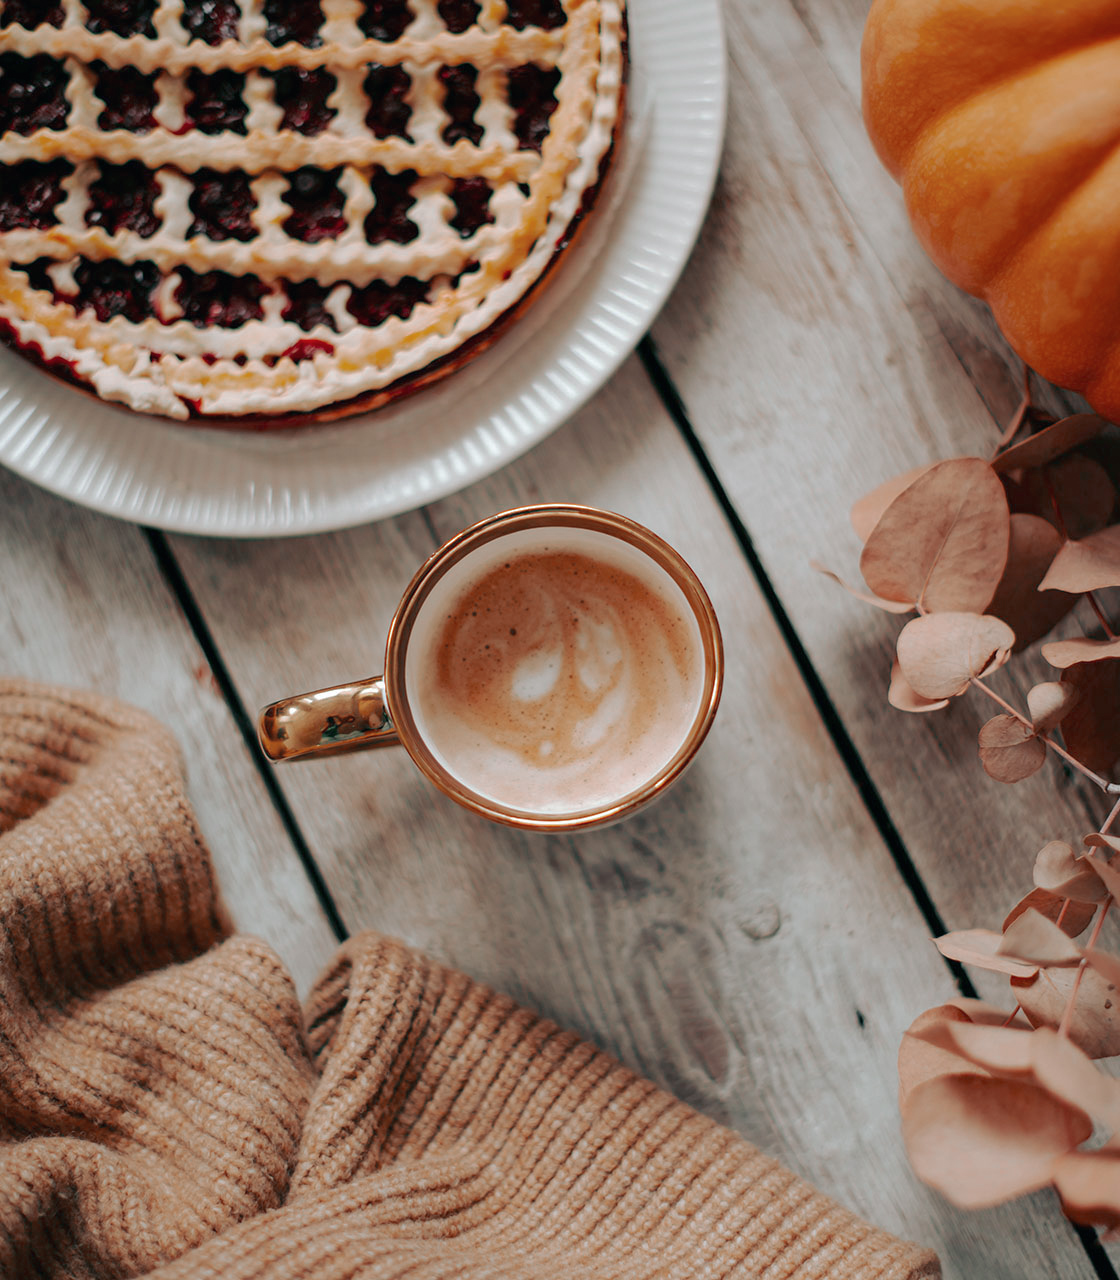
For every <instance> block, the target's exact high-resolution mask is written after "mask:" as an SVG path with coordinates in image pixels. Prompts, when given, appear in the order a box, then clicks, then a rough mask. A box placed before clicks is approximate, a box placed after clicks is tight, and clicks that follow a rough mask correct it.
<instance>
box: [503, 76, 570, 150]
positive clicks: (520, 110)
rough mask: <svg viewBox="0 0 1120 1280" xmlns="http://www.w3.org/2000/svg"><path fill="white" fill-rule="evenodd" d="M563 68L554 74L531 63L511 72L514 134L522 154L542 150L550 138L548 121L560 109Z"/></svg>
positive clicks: (510, 98)
mask: <svg viewBox="0 0 1120 1280" xmlns="http://www.w3.org/2000/svg"><path fill="white" fill-rule="evenodd" d="M559 83H560V71H559V68H555V67H554V68H553V69H552V70H551V71H548V70H545V69H544V68H543V67H538V66H536V65H535V64H534V63H532V62H529V63H527V64H526V65H525V66H523V67H514V68H513V70H512V71H511V72H510V73H509V105H510V106H511V107H512V108H513V131H514V133H515V134H517V141H518V142H519V143H520V144H521V150H522V151H539V150H540V149H541V147H542V145H543V144H544V140H545V138H547V137H548V122H549V120H550V119H551V117H552V113H553V112H554V111H555V110H556V86H557V85H558V84H559Z"/></svg>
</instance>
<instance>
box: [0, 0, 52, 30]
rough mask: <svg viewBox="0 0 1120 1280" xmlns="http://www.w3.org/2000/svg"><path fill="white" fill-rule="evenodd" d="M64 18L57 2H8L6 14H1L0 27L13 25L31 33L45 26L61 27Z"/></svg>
mask: <svg viewBox="0 0 1120 1280" xmlns="http://www.w3.org/2000/svg"><path fill="white" fill-rule="evenodd" d="M64 17H65V15H64V13H63V12H62V5H60V4H58V3H57V0H6V3H5V4H4V12H3V13H0V27H10V26H11V25H12V24H13V23H16V24H18V25H19V26H21V27H26V28H27V29H28V30H29V31H30V30H31V29H32V28H33V27H41V26H43V25H44V24H45V25H47V26H51V27H61V26H62V21H63V18H64Z"/></svg>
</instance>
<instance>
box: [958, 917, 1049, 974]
mask: <svg viewBox="0 0 1120 1280" xmlns="http://www.w3.org/2000/svg"><path fill="white" fill-rule="evenodd" d="M1002 941H1003V934H1001V933H994V932H993V931H992V930H991V929H955V930H954V931H953V932H952V933H945V934H942V935H941V937H940V938H934V940H933V942H934V946H936V947H937V949H938V951H940V952H941V954H942V955H943V956H944V957H945V958H946V959H947V960H959V961H960V962H961V963H962V964H974V965H976V967H977V968H978V969H992V970H994V971H995V972H996V973H1006V974H1008V975H1009V976H1011V977H1013V978H1033V977H1034V975H1035V974H1036V973H1037V972H1038V966H1037V965H1033V964H1027V963H1026V962H1025V961H1022V960H1013V959H1011V957H1009V956H1004V955H1000V954H999V944H1000V943H1001V942H1002Z"/></svg>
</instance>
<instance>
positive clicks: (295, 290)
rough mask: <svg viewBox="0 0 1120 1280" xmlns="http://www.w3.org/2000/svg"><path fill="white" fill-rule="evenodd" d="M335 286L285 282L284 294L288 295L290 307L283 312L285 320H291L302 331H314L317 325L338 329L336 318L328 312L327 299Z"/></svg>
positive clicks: (301, 281)
mask: <svg viewBox="0 0 1120 1280" xmlns="http://www.w3.org/2000/svg"><path fill="white" fill-rule="evenodd" d="M333 287H334V286H333V285H329V284H319V282H318V281H317V280H300V281H294V280H285V281H284V292H285V293H286V294H287V295H288V305H287V306H286V307H285V308H284V310H283V311H282V312H281V315H282V316H283V318H284V319H285V320H291V321H293V322H294V323H295V324H298V325H299V327H300V328H301V329H314V328H315V326H316V325H318V324H322V325H326V327H327V328H328V329H337V328H338V326H337V325H336V324H335V322H334V316H332V315H331V313H330V312H329V311H328V310H327V298H328V297H329V296H330V292H331V289H332V288H333Z"/></svg>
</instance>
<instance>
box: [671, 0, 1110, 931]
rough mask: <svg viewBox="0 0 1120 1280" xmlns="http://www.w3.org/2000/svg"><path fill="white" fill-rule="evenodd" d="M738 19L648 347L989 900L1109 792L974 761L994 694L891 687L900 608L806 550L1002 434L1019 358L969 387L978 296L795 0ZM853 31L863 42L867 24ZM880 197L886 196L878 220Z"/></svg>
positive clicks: (798, 607) (1042, 670)
mask: <svg viewBox="0 0 1120 1280" xmlns="http://www.w3.org/2000/svg"><path fill="white" fill-rule="evenodd" d="M802 9H804V10H805V11H806V12H809V13H812V14H817V13H819V14H821V15H822V25H823V15H828V14H833V15H835V12H836V8H835V7H834V6H831V5H829V4H827V3H825V2H824V0H821V3H818V4H815V5H812V6H808V5H802ZM853 25H857V26H858V24H853ZM729 36H730V40H731V50H732V58H733V60H734V62H735V64H736V68H737V74H735V75H734V76H733V77H732V83H733V91H732V112H731V123H730V126H729V132H728V137H729V143H728V148H727V152H726V156H725V165H724V177H723V180H722V188H721V190H720V192H719V193H718V195H717V203H716V207H715V210H714V212H713V216H712V218H711V219H710V220H709V223H708V226H707V228H706V231H705V235H704V237H703V241H702V244H701V247H700V250H699V252H698V253H697V255H696V256H695V258H694V260H693V262H692V264H691V265H690V267H689V269H688V271H687V272H686V275H685V277H684V280H683V282H682V284H681V286H680V287H679V288H678V290H677V292H676V294H675V295H674V298H673V299H672V300H671V302H670V305H669V307H668V309H667V311H666V313H665V314H664V316H663V317H662V319H661V321H660V322H659V324H658V325H657V326H656V328H655V337H656V341H657V345H658V350H659V352H660V354H661V356H662V358H663V360H664V362H665V365H666V367H667V369H668V371H669V373H670V375H671V376H672V378H673V380H674V382H675V384H676V386H677V388H678V390H679V391H680V393H681V395H682V397H683V399H684V401H685V405H686V409H687V412H688V414H689V416H690V419H691V421H692V423H693V425H694V427H695V430H696V432H697V434H698V436H699V438H700V440H701V442H702V444H703V446H704V448H705V450H706V451H707V452H708V454H709V456H710V458H711V459H712V462H713V464H714V466H715V468H716V470H717V472H718V473H719V475H720V477H721V480H722V482H723V483H724V485H725V486H726V488H727V490H728V492H729V494H730V496H731V498H732V500H733V502H734V504H735V506H736V508H737V510H738V512H739V514H740V515H741V517H742V519H743V521H744V523H745V525H746V527H747V529H748V532H749V533H750V536H751V538H752V540H753V542H754V544H755V546H756V548H757V550H758V553H759V555H760V556H761V559H762V561H763V564H764V566H765V568H766V571H767V572H768V574H769V575H770V577H771V579H772V581H773V583H774V585H775V587H776V590H777V591H778V593H779V595H780V597H781V599H782V601H783V603H784V605H785V607H786V608H787V610H788V612H789V615H790V617H791V619H792V621H793V623H794V625H795V627H796V629H797V631H798V633H799V634H800V636H801V637H802V639H803V641H804V643H805V644H806V646H807V648H808V651H809V655H810V657H811V659H812V661H813V662H814V664H815V666H816V667H817V670H818V671H819V672H820V674H821V676H822V678H823V679H824V681H825V684H826V686H827V688H828V691H829V694H830V696H831V698H832V700H833V702H834V704H835V705H836V707H837V709H838V710H839V713H840V715H841V717H842V719H843V721H844V723H845V725H846V727H847V730H848V732H849V733H850V734H851V736H852V738H853V740H854V742H855V744H856V746H857V747H858V749H859V751H860V753H861V755H862V757H863V759H864V760H865V762H866V763H867V765H868V767H869V769H870V771H871V775H872V777H873V779H874V781H875V783H876V785H877V786H878V788H879V789H880V791H881V793H882V794H883V796H884V798H885V800H886V803H887V806H888V808H889V810H890V813H891V816H892V818H893V820H894V822H895V823H896V825H897V827H898V829H899V831H900V832H901V834H902V837H903V839H904V840H905V842H906V844H907V846H908V848H909V849H910V852H911V854H912V856H913V857H914V859H915V862H916V863H917V866H918V869H919V871H920V872H921V874H922V876H923V879H924V880H925V882H926V884H927V886H928V887H929V889H930V891H931V893H932V894H933V897H934V899H935V901H936V903H937V905H938V907H939V909H940V910H941V912H942V914H943V915H944V916H945V917H946V919H947V920H948V922H949V924H950V925H951V926H953V927H963V926H965V925H966V924H990V923H993V922H994V923H998V921H999V920H1000V919H1002V913H1003V912H1004V911H1005V910H1006V909H1007V908H1008V907H1009V906H1010V905H1011V904H1012V903H1013V902H1014V901H1015V900H1016V899H1017V898H1018V897H1019V896H1020V895H1021V893H1022V892H1023V891H1024V889H1025V888H1026V887H1029V879H1030V858H1031V857H1032V856H1033V853H1034V852H1035V850H1036V849H1037V848H1039V847H1041V845H1042V844H1043V843H1045V842H1046V840H1048V839H1052V838H1077V837H1079V836H1080V835H1081V834H1082V832H1084V831H1086V830H1089V829H1090V828H1091V827H1092V826H1093V825H1095V822H1096V821H1097V820H1098V819H1099V818H1100V817H1101V816H1103V813H1104V812H1105V811H1106V810H1105V809H1102V807H1101V800H1102V799H1103V797H1101V796H1100V794H1099V792H1096V791H1095V790H1094V789H1093V788H1091V787H1088V786H1086V785H1085V784H1083V783H1082V782H1081V781H1080V779H1073V778H1070V777H1068V776H1066V775H1064V774H1063V773H1062V771H1061V770H1060V769H1058V768H1057V767H1056V766H1048V767H1047V768H1046V769H1045V770H1044V771H1043V772H1042V773H1041V774H1039V775H1037V776H1036V777H1035V778H1033V779H1030V780H1029V781H1026V782H1022V783H1019V784H1017V785H1016V786H1014V787H1008V786H1005V785H1002V784H999V783H996V782H993V781H991V780H989V779H988V778H987V777H986V776H985V775H984V774H983V773H982V772H981V770H980V769H979V766H978V765H976V766H975V767H971V766H972V763H973V762H974V761H975V758H976V732H977V729H978V727H979V725H980V724H981V723H982V722H983V721H984V720H986V719H987V718H988V717H989V716H990V715H991V714H993V713H994V711H995V708H991V707H989V706H988V705H987V704H986V703H979V704H978V701H977V700H975V699H974V700H971V701H969V702H967V703H959V704H954V705H953V707H952V708H951V709H950V710H948V711H946V712H944V713H941V714H939V715H938V716H937V717H936V718H931V717H908V716H905V715H903V714H902V713H898V712H893V711H890V710H889V709H887V708H886V706H885V690H886V682H887V672H888V669H889V665H890V660H891V654H892V651H893V641H894V637H895V635H896V634H897V631H898V629H899V624H898V621H897V620H895V619H890V618H886V617H884V616H882V615H880V614H878V613H877V612H876V611H875V610H873V609H870V608H868V607H866V606H864V605H862V604H859V603H858V602H856V601H853V600H851V599H849V598H848V597H847V596H846V595H845V594H844V593H843V592H842V591H840V590H839V589H837V588H836V587H834V586H833V585H832V584H831V583H828V582H826V581H825V580H824V579H822V578H820V577H819V576H817V575H816V574H814V573H813V571H812V570H811V569H810V567H809V560H810V559H811V558H813V557H816V558H818V559H822V560H824V561H825V562H826V563H827V564H828V566H829V567H830V568H832V569H834V570H836V571H837V572H839V573H840V574H841V575H842V576H847V577H848V578H849V579H853V580H854V579H856V578H857V577H858V570H857V564H858V555H859V543H858V540H857V539H856V537H855V534H854V533H853V532H852V530H851V529H850V527H849V525H848V520H847V511H848V507H849V505H850V503H851V502H852V501H853V500H854V499H855V498H857V497H859V496H860V495H861V494H862V493H863V492H865V491H866V490H867V489H869V488H871V487H873V486H874V485H875V484H877V483H879V482H880V481H881V480H883V479H886V478H887V477H888V476H891V475H894V474H897V473H899V472H901V471H903V470H905V469H907V468H908V467H912V466H915V465H917V464H919V463H921V462H926V461H930V460H934V459H939V458H946V457H952V456H954V455H960V454H976V453H979V454H986V453H988V452H990V450H991V448H992V447H993V446H994V443H995V440H996V438H997V435H998V426H997V423H996V421H995V420H994V419H993V416H992V413H991V411H990V406H992V405H997V404H998V406H999V407H1000V409H1001V411H1005V412H1007V413H1008V414H1009V413H1010V411H1011V406H1012V405H1013V403H1014V400H1015V395H1016V394H1017V392H1016V389H1015V386H1014V377H1013V376H1011V375H1012V372H1013V371H1009V370H1008V369H1007V368H1006V366H1005V365H1004V364H1003V356H1002V355H1001V354H1000V352H999V349H998V348H994V349H993V353H992V355H991V358H990V360H989V361H988V373H987V376H986V378H985V379H984V380H983V382H982V386H981V388H980V389H978V387H977V385H976V383H975V382H974V378H975V377H976V376H977V372H978V370H979V368H980V367H981V365H982V364H983V363H984V362H983V361H982V360H980V359H979V357H978V358H977V359H976V360H974V361H972V362H971V364H970V365H969V366H967V367H966V364H965V363H962V360H961V359H960V358H959V354H958V352H957V351H955V350H954V348H953V347H952V346H951V344H950V343H949V341H948V340H947V338H946V336H945V332H946V330H950V329H952V328H953V326H954V324H955V323H956V321H957V318H959V316H960V315H962V314H967V315H972V314H973V312H974V311H975V304H974V303H972V302H971V301H970V300H968V299H964V298H963V296H962V295H960V294H959V293H958V292H957V291H956V290H952V289H951V286H948V285H947V284H946V283H945V282H944V281H942V282H941V285H942V288H941V289H940V290H937V291H931V289H930V279H931V276H930V273H931V272H932V273H933V275H936V272H935V271H934V269H933V268H932V266H931V265H930V264H929V263H928V261H926V259H925V258H924V255H922V253H921V251H920V249H919V248H918V247H917V245H916V244H915V243H914V242H913V239H912V237H911V236H910V233H909V231H908V230H907V229H905V218H904V214H902V213H901V201H900V197H899V195H898V192H897V190H896V189H895V187H894V185H893V183H891V182H890V180H889V178H886V175H884V174H882V173H881V170H880V169H879V166H878V162H877V161H876V159H875V157H874V155H873V154H872V152H871V148H870V145H869V144H868V143H867V142H866V139H865V138H864V137H863V132H862V125H861V123H860V120H859V116H858V112H857V111H856V109H855V104H854V102H853V101H852V100H851V98H850V95H849V93H848V91H846V90H843V89H842V86H841V85H840V84H839V83H838V82H837V81H836V80H835V79H834V77H833V74H832V71H831V69H830V65H829V63H828V62H827V61H826V59H825V58H824V56H823V55H822V54H821V52H820V50H819V49H817V47H816V46H815V45H814V44H813V43H812V41H811V40H810V39H809V35H808V28H807V27H806V26H804V25H803V24H802V22H801V19H800V18H799V16H798V14H797V12H796V11H795V9H794V8H793V7H792V6H791V5H788V4H785V3H775V4H768V5H762V4H759V3H747V4H744V5H743V6H741V7H739V8H737V9H736V10H734V11H733V12H732V13H731V14H730V15H729ZM851 39H852V45H851V50H852V52H851V56H852V57H853V58H854V57H855V56H856V50H857V49H858V30H853V31H852V32H851ZM806 61H807V62H808V63H810V64H811V65H806ZM810 71H811V74H810ZM830 81H831V87H830ZM822 98H825V99H827V100H828V103H829V109H828V110H827V111H826V110H823V109H821V108H820V106H819V102H820V100H821V99H822ZM829 130H831V132H828V131H829ZM834 135H836V136H838V137H839V139H840V141H836V142H835V144H834V142H833V137H834ZM841 150H843V151H844V160H843V162H840V161H836V162H834V166H833V167H834V170H835V169H845V166H854V165H855V164H856V163H857V158H858V163H859V164H860V166H862V169H863V171H864V174H865V177H864V181H863V185H864V187H866V188H867V189H871V190H873V191H874V192H875V194H874V196H873V197H871V196H868V195H867V194H866V191H865V192H864V193H863V194H862V195H861V196H860V200H859V202H858V204H857V206H856V207H855V208H849V207H848V204H847V200H846V197H847V194H848V191H849V189H851V190H857V189H858V188H859V187H860V185H861V184H860V183H859V182H857V181H856V179H855V177H854V176H852V175H850V174H849V175H847V176H846V177H845V178H844V183H845V187H844V190H843V191H841V189H840V185H839V182H840V180H839V178H838V177H837V176H836V174H835V172H833V171H831V170H830V171H826V169H825V168H824V166H823V162H822V160H821V158H820V155H819V154H818V153H823V152H825V151H829V152H830V154H834V153H835V152H839V151H841ZM845 172H846V169H845ZM884 180H885V183H886V185H885V187H884V185H883V182H884ZM872 205H873V206H875V207H876V208H879V207H880V206H888V205H889V206H892V207H893V208H894V209H895V213H894V214H893V215H891V216H890V217H888V216H887V215H886V214H884V213H879V214H878V215H877V216H876V218H875V219H874V221H873V222H872V223H871V225H865V223H864V216H865V208H866V207H867V206H872ZM901 238H904V243H899V241H900V239H901ZM729 260H734V261H736V262H737V263H739V264H741V270H742V274H743V275H745V276H746V278H748V279H749V280H750V281H751V284H750V286H749V287H744V286H743V284H742V280H741V277H740V276H738V275H736V274H735V273H732V272H730V271H729V270H728V269H727V262H728V261H729ZM938 279H940V277H938ZM942 297H944V298H946V299H947V301H946V302H945V304H944V308H943V309H942V302H941V299H942ZM934 316H936V318H937V322H936V323H930V322H929V321H931V320H932V318H933V317H934ZM1016 376H1017V375H1016ZM982 392H983V394H982ZM1037 678H1053V672H1052V670H1051V669H1050V668H1048V667H1046V666H1045V664H1044V663H1042V662H1041V660H1040V659H1033V660H1030V659H1028V660H1027V661H1025V662H1023V663H1020V664H1017V667H1016V674H1014V675H1011V674H1007V673H1004V674H1001V675H1000V676H999V677H997V679H996V680H995V681H994V682H993V683H994V684H995V686H996V687H997V688H999V689H1000V691H1001V692H1002V693H1003V694H1004V695H1005V696H1009V697H1012V698H1014V699H1016V700H1021V698H1022V695H1023V693H1024V692H1025V689H1026V687H1028V686H1029V684H1030V683H1033V682H1034V680H1035V679H1037Z"/></svg>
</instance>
